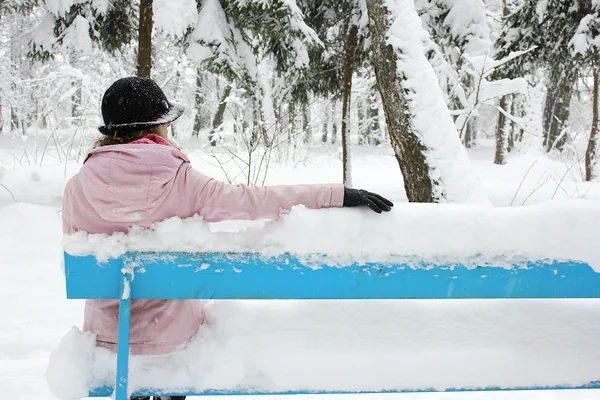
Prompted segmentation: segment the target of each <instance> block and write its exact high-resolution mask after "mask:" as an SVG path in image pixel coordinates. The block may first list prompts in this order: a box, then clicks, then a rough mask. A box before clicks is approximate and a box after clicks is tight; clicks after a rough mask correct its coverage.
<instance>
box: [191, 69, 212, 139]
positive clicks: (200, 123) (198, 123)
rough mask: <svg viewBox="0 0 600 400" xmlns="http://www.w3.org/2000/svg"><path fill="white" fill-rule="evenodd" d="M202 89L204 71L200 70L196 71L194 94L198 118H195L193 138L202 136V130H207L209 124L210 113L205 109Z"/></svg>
mask: <svg viewBox="0 0 600 400" xmlns="http://www.w3.org/2000/svg"><path fill="white" fill-rule="evenodd" d="M201 89H202V71H201V70H200V68H198V69H197V70H196V93H195V94H194V103H195V108H196V116H195V117H194V127H193V128H192V136H196V137H199V136H200V130H202V129H204V128H206V127H207V126H208V123H209V118H208V113H207V112H206V110H205V109H204V96H203V95H202V91H201Z"/></svg>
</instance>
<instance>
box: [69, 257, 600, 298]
mask: <svg viewBox="0 0 600 400" xmlns="http://www.w3.org/2000/svg"><path fill="white" fill-rule="evenodd" d="M328 262H331V261H330V260H328V259H327V258H326V257H325V256H321V257H319V256H312V257H311V258H310V260H309V261H303V260H302V259H301V258H299V257H297V256H294V255H289V254H286V255H281V256H277V257H265V256H262V255H259V254H237V253H236V254H234V253H231V254H227V253H135V252H133V253H127V254H125V255H124V256H122V257H120V258H118V259H110V260H108V261H106V262H98V261H97V260H96V258H95V257H94V256H71V255H69V254H65V272H66V283H67V297H68V298H70V299H118V298H120V297H121V294H120V287H121V286H120V285H121V280H122V276H123V271H125V272H128V273H129V274H133V277H134V280H133V283H132V284H131V287H130V293H131V297H132V298H133V299H509V298H600V274H599V273H597V272H595V271H594V270H592V268H591V267H590V266H589V265H587V264H584V263H579V262H573V261H534V262H531V261H530V262H527V263H526V264H524V265H523V264H521V265H514V266H512V267H511V268H507V267H506V265H503V266H480V267H474V266H468V267H467V266H464V265H443V264H438V265H423V266H422V267H418V268H415V267H414V266H413V265H407V264H402V263H391V264H378V263H366V264H358V263H347V264H343V263H338V264H341V265H333V266H332V265H329V264H328ZM491 265H493V264H491Z"/></svg>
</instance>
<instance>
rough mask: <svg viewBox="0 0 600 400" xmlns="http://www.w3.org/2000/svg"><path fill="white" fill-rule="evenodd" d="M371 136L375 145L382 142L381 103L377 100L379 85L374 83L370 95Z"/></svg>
mask: <svg viewBox="0 0 600 400" xmlns="http://www.w3.org/2000/svg"><path fill="white" fill-rule="evenodd" d="M369 119H370V122H369V127H370V129H369V131H370V132H369V136H370V137H371V143H373V144H375V146H379V145H380V144H381V127H380V126H379V103H378V102H377V86H376V85H373V87H372V88H371V93H370V95H369Z"/></svg>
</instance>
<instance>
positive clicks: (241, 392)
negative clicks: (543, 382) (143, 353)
mask: <svg viewBox="0 0 600 400" xmlns="http://www.w3.org/2000/svg"><path fill="white" fill-rule="evenodd" d="M584 389H600V381H593V382H590V383H587V384H585V385H578V386H515V387H498V386H490V387H483V388H469V387H467V388H450V389H444V390H437V389H434V388H428V389H398V390H381V391H324V390H323V391H319V390H315V391H311V390H288V391H281V392H269V391H265V390H261V389H256V388H237V389H235V390H211V389H209V390H204V391H194V390H187V391H182V392H165V391H161V390H159V389H144V390H138V391H136V392H134V393H133V396H272V395H293V394H305V395H306V394H312V395H314V394H374V393H441V392H496V391H516V390H584ZM112 390H113V388H112V387H110V386H103V387H100V388H97V389H94V390H92V391H90V393H89V397H109V396H110V395H111V394H112Z"/></svg>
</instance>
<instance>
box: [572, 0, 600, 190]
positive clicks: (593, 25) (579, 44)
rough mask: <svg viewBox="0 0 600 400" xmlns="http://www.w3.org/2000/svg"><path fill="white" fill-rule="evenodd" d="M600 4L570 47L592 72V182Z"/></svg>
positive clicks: (588, 172) (599, 86)
mask: <svg viewBox="0 0 600 400" xmlns="http://www.w3.org/2000/svg"><path fill="white" fill-rule="evenodd" d="M599 40H600V3H598V2H594V3H593V4H592V6H591V8H590V12H589V14H587V15H586V16H584V17H583V18H582V19H581V21H580V23H579V26H578V28H577V31H576V33H575V36H574V37H573V38H572V39H571V41H570V43H569V45H570V48H571V50H572V52H573V54H574V56H575V57H576V59H577V61H578V62H580V63H581V64H582V65H587V66H589V68H591V70H592V77H593V89H592V128H591V132H590V137H589V140H588V145H587V149H586V152H585V180H586V181H591V180H592V179H594V178H596V177H597V176H598V171H597V167H596V165H597V163H598V152H599V149H598V146H599V145H600V140H599V138H598V134H599V131H600V115H599V114H600V110H599V107H600V103H599V100H600V99H599V96H600V93H599V90H600V43H599Z"/></svg>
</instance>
